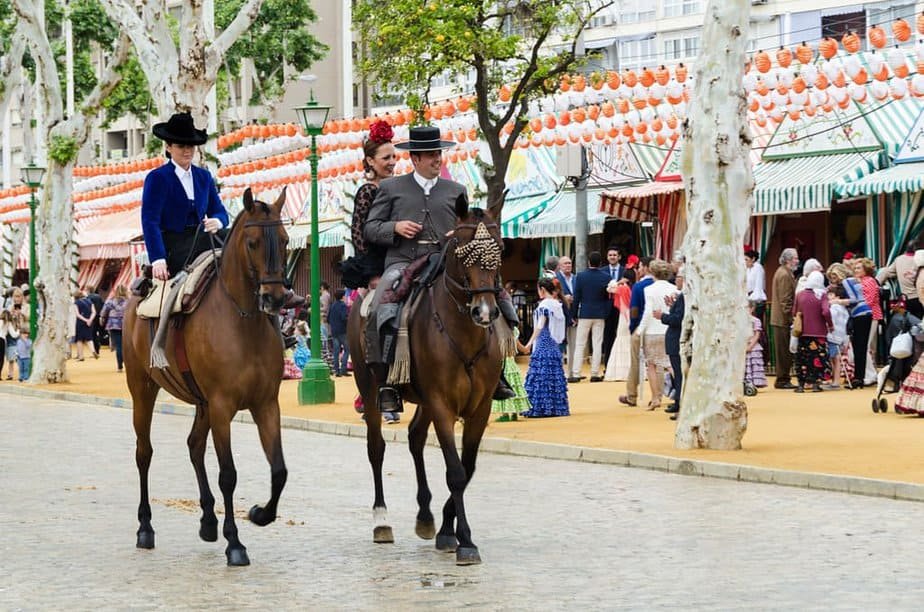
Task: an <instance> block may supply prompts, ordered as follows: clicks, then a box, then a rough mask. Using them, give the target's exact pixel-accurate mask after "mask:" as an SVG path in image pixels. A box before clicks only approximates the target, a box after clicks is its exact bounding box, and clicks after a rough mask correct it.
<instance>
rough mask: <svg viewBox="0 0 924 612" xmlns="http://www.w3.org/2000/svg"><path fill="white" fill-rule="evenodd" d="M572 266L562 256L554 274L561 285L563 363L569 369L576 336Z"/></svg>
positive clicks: (568, 260)
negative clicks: (563, 332) (563, 339)
mask: <svg viewBox="0 0 924 612" xmlns="http://www.w3.org/2000/svg"><path fill="white" fill-rule="evenodd" d="M573 267H574V266H573V265H572V263H571V258H570V257H568V256H567V255H564V256H562V257H560V258H559V259H558V270H556V272H555V278H557V279H558V284H559V285H561V299H562V302H564V305H565V308H564V312H565V345H564V349H565V351H564V352H565V363H567V364H568V368H571V366H572V364H573V363H574V343H575V337H576V335H577V325H576V323H575V322H574V316H573V315H572V312H571V307H572V305H573V304H574V282H575V280H576V279H577V277H576V276H575V275H574V274H573V273H572V270H573Z"/></svg>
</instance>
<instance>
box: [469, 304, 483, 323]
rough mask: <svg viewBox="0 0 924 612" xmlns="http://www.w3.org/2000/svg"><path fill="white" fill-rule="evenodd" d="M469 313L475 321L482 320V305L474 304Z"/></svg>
mask: <svg viewBox="0 0 924 612" xmlns="http://www.w3.org/2000/svg"><path fill="white" fill-rule="evenodd" d="M469 314H470V315H471V317H472V320H473V321H474V322H475V323H480V322H481V306H472V309H471V310H470V311H469Z"/></svg>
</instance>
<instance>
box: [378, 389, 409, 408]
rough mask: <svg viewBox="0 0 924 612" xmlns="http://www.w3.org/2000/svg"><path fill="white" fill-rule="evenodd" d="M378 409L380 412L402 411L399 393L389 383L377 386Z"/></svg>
mask: <svg viewBox="0 0 924 612" xmlns="http://www.w3.org/2000/svg"><path fill="white" fill-rule="evenodd" d="M379 410H380V411H381V412H404V406H403V405H402V402H401V395H400V394H399V393H398V390H397V389H395V388H394V387H392V386H391V385H383V386H381V387H379Z"/></svg>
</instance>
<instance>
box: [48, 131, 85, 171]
mask: <svg viewBox="0 0 924 612" xmlns="http://www.w3.org/2000/svg"><path fill="white" fill-rule="evenodd" d="M79 150H80V147H78V146H77V141H76V140H75V139H73V138H69V137H67V136H52V137H51V142H49V143H48V158H49V159H51V160H52V161H54V162H55V163H57V164H58V165H61V166H66V165H67V164H69V163H71V162H73V161H75V160H76V159H77V153H78V151H79Z"/></svg>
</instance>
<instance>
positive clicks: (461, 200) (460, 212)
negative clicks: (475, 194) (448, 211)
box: [456, 191, 468, 219]
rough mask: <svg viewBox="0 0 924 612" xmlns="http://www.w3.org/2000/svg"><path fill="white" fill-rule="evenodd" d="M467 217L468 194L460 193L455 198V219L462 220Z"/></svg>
mask: <svg viewBox="0 0 924 612" xmlns="http://www.w3.org/2000/svg"><path fill="white" fill-rule="evenodd" d="M467 216H468V194H467V193H466V192H464V191H463V192H462V193H460V194H459V197H457V198H456V217H458V218H459V219H464V218H466V217H467Z"/></svg>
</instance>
